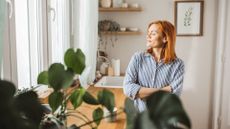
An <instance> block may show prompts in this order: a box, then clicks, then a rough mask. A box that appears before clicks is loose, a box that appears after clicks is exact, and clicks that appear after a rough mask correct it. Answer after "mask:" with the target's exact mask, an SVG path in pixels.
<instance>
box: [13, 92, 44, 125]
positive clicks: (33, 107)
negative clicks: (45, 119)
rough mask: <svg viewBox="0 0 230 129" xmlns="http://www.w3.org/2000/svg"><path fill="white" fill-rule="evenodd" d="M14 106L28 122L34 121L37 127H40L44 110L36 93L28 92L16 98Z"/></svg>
mask: <svg viewBox="0 0 230 129" xmlns="http://www.w3.org/2000/svg"><path fill="white" fill-rule="evenodd" d="M14 106H15V107H16V108H17V109H18V110H19V112H20V114H21V115H22V116H24V117H25V116H26V118H27V119H28V120H31V121H33V122H34V124H36V126H39V124H40V122H41V120H42V116H43V113H44V110H43V107H42V106H41V104H40V102H39V101H38V96H37V94H36V93H35V92H34V91H28V92H25V93H22V94H19V95H18V96H16V98H15V101H14ZM35 111H36V112H35Z"/></svg>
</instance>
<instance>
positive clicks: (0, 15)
mask: <svg viewBox="0 0 230 129" xmlns="http://www.w3.org/2000/svg"><path fill="white" fill-rule="evenodd" d="M5 7H6V1H5V0H0V77H1V74H2V54H3V53H2V45H3V33H4V31H3V30H4V28H3V26H4V21H5Z"/></svg>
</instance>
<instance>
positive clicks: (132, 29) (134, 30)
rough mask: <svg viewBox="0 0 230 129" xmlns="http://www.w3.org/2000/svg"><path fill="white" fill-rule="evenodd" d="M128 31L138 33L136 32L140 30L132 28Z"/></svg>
mask: <svg viewBox="0 0 230 129" xmlns="http://www.w3.org/2000/svg"><path fill="white" fill-rule="evenodd" d="M128 30H129V31H133V32H136V31H138V28H135V27H130V28H128Z"/></svg>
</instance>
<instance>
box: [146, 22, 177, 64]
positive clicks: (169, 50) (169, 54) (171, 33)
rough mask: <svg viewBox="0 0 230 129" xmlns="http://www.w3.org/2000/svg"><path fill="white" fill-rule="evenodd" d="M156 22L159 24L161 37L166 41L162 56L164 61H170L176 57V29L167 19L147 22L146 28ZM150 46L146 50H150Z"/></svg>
mask: <svg viewBox="0 0 230 129" xmlns="http://www.w3.org/2000/svg"><path fill="white" fill-rule="evenodd" d="M153 24H156V25H158V26H159V29H160V31H161V32H162V34H163V37H165V38H166V40H167V43H166V45H165V47H164V48H163V52H162V54H163V55H162V56H163V60H164V63H166V64H167V63H170V62H172V61H173V60H175V58H176V53H175V45H176V30H175V27H174V25H173V24H172V23H170V22H168V21H161V20H159V21H153V22H151V23H150V24H149V26H148V29H149V28H150V26H151V25H153ZM151 51H152V50H151V48H150V49H148V52H151Z"/></svg>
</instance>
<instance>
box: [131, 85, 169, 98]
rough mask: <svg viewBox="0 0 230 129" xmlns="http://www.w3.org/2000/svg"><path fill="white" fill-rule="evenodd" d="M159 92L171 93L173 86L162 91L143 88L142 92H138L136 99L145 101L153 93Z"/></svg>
mask: <svg viewBox="0 0 230 129" xmlns="http://www.w3.org/2000/svg"><path fill="white" fill-rule="evenodd" d="M159 90H163V91H166V92H171V91H172V88H171V86H166V87H163V88H161V89H159V88H146V87H141V88H140V90H139V91H138V92H137V94H136V96H135V98H140V99H145V98H146V97H148V96H149V95H151V94H152V93H154V92H157V91H159Z"/></svg>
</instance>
